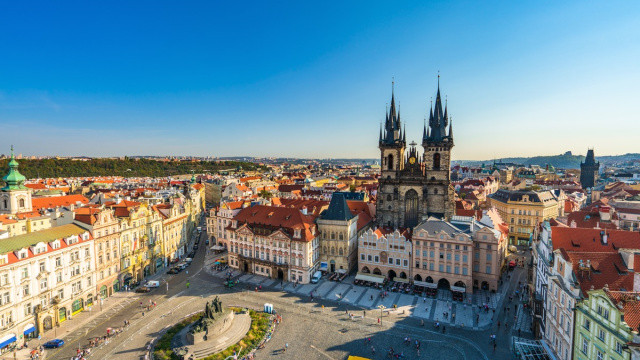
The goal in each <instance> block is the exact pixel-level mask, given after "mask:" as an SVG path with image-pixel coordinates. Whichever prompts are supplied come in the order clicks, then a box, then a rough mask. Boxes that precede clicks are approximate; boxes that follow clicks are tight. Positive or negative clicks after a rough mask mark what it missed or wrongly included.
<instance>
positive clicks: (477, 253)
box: [475, 252, 480, 260]
mask: <svg viewBox="0 0 640 360" xmlns="http://www.w3.org/2000/svg"><path fill="white" fill-rule="evenodd" d="M475 258H476V260H480V253H479V252H476V253H475Z"/></svg>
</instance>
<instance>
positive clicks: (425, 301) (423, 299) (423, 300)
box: [422, 296, 427, 304]
mask: <svg viewBox="0 0 640 360" xmlns="http://www.w3.org/2000/svg"><path fill="white" fill-rule="evenodd" d="M422 302H423V303H425V304H426V303H427V297H426V296H425V297H424V298H422Z"/></svg>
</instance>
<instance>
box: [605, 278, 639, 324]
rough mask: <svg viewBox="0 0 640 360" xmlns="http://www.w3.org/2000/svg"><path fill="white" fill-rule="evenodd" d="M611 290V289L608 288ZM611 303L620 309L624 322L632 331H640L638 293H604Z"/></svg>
mask: <svg viewBox="0 0 640 360" xmlns="http://www.w3.org/2000/svg"><path fill="white" fill-rule="evenodd" d="M609 288H610V289H611V287H609ZM605 293H606V294H607V296H608V297H609V299H611V301H612V302H613V303H614V304H616V305H617V306H618V308H620V307H622V311H623V312H624V321H625V322H626V323H627V325H629V327H630V328H631V329H633V331H638V330H640V300H638V299H639V297H640V293H638V292H630V291H606V290H605Z"/></svg>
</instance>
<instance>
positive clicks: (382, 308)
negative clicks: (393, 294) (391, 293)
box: [378, 305, 386, 326]
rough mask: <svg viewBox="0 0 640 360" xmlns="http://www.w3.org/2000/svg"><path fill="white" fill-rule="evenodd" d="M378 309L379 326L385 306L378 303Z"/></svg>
mask: <svg viewBox="0 0 640 360" xmlns="http://www.w3.org/2000/svg"><path fill="white" fill-rule="evenodd" d="M378 309H380V326H382V311H383V310H384V309H386V308H385V307H384V305H378Z"/></svg>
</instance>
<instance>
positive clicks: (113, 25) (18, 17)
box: [0, 1, 640, 159]
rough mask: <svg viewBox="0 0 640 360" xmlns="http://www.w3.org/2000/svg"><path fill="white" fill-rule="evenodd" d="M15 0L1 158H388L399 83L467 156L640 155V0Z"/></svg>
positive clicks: (6, 19) (2, 101) (406, 111)
mask: <svg viewBox="0 0 640 360" xmlns="http://www.w3.org/2000/svg"><path fill="white" fill-rule="evenodd" d="M399 4H400V3H398V2H392V1H388V2H374V1H366V2H365V1H362V2H355V1H354V2H265V1H261V2H249V1H244V2H230V1H224V2H222V1H220V2H210V1H206V2H205V1H203V2H197V1H193V2H186V3H184V2H183V3H176V2H163V1H149V2H143V1H136V2H121V3H118V2H52V1H43V2H26V3H25V2H8V3H6V4H3V5H2V8H1V9H0V55H1V56H0V126H2V136H1V137H0V139H2V141H1V144H2V145H1V146H2V147H4V148H7V150H6V151H5V150H0V153H3V152H4V153H6V152H8V148H9V146H10V144H11V143H13V144H14V145H15V147H16V150H17V152H19V153H22V154H25V155H90V156H116V155H211V156H234V155H248V156H290V157H320V158H324V157H334V158H335V157H343V158H344V157H346V158H353V157H371V158H374V157H378V154H379V152H378V150H377V140H378V129H379V124H380V122H381V121H383V120H384V114H385V105H386V104H387V103H388V102H389V101H390V96H391V79H392V78H395V89H396V91H395V92H396V99H397V100H398V101H399V102H400V106H401V110H402V118H403V120H404V122H405V123H406V124H407V138H408V140H416V141H419V140H420V137H421V135H422V126H423V119H424V117H425V116H426V114H428V108H429V100H430V98H431V97H433V96H435V92H436V86H437V74H438V70H439V71H440V73H441V76H442V77H441V91H442V93H443V95H445V94H446V95H447V96H448V100H449V113H450V114H451V115H452V120H453V126H454V134H455V141H456V147H455V148H454V152H453V157H454V159H490V158H494V157H507V156H532V155H551V154H559V153H563V152H565V151H568V150H571V151H573V152H574V153H581V154H584V153H586V150H587V148H589V147H594V148H595V151H596V155H605V154H606V155H615V154H623V153H627V152H637V151H638V148H637V146H635V145H636V144H637V133H638V130H640V125H638V124H640V122H639V121H638V120H639V119H638V114H639V113H640V102H639V101H638V100H637V98H638V94H640V91H639V90H640V65H639V64H640V62H639V60H638V59H640V46H638V45H639V44H640V26H638V24H640V2H634V1H624V2H615V3H611V2H584V1H568V2H561V3H557V2H551V1H537V2H521V1H513V2H506V1H503V2H478V1H476V2H471V1H470V2H464V1H459V2H445V1H429V2H418V1H415V2H411V1H408V2H402V3H401V5H399Z"/></svg>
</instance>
